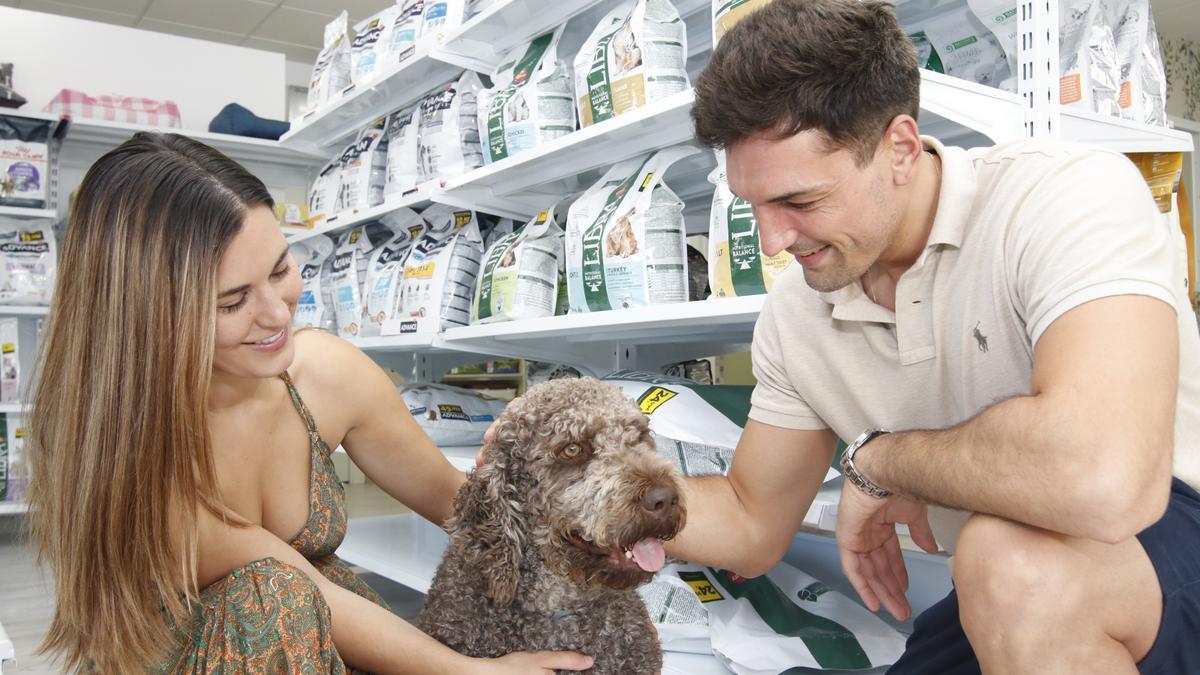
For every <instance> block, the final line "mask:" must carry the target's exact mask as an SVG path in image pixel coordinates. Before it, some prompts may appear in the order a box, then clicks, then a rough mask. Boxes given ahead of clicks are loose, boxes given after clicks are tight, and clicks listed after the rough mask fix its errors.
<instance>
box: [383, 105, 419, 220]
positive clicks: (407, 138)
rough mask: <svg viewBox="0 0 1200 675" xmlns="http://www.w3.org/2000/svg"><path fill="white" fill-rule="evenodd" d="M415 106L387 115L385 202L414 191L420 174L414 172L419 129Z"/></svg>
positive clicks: (416, 171)
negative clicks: (392, 197) (390, 198)
mask: <svg viewBox="0 0 1200 675" xmlns="http://www.w3.org/2000/svg"><path fill="white" fill-rule="evenodd" d="M419 114H420V112H419V111H418V109H417V106H413V107H411V108H405V109H403V110H397V111H396V112H394V113H392V114H391V115H388V124H387V139H388V149H387V164H386V165H385V167H384V183H383V195H384V199H386V198H387V197H389V196H391V195H400V194H403V193H405V192H407V191H409V190H412V189H413V188H415V187H417V181H418V180H419V179H420V170H419V169H418V168H417V128H418V127H419V126H420V124H419V118H418V115H419Z"/></svg>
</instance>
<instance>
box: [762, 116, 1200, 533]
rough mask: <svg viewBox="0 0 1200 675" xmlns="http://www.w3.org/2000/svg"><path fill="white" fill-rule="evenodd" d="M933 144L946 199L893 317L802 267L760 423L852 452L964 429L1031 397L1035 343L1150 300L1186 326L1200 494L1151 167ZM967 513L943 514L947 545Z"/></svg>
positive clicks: (1179, 263) (1169, 250)
mask: <svg viewBox="0 0 1200 675" xmlns="http://www.w3.org/2000/svg"><path fill="white" fill-rule="evenodd" d="M924 140H925V145H926V148H927V149H929V150H931V151H934V152H936V153H937V154H938V155H940V156H941V158H942V185H941V194H940V197H939V202H938V208H937V215H936V217H935V219H934V223H933V228H932V231H931V232H930V235H929V241H928V243H927V245H926V247H925V250H924V252H922V253H921V255H920V257H919V258H918V259H917V261H916V263H915V264H914V265H913V266H912V268H911V269H909V270H908V271H907V272H905V273H904V275H903V276H902V277H901V278H900V282H899V285H898V287H897V289H896V311H895V312H892V311H890V310H888V309H885V308H883V307H880V306H879V305H876V304H875V303H873V302H871V301H870V300H869V299H868V298H867V297H866V295H865V294H864V293H863V290H862V286H861V285H860V284H859V283H853V284H851V285H850V286H847V287H845V288H842V289H840V290H837V291H834V292H831V293H818V292H816V291H814V290H812V289H811V288H809V287H808V285H807V284H806V283H805V281H804V275H803V269H802V268H801V267H800V266H799V265H792V266H791V267H790V268H789V269H788V270H787V271H786V272H784V273H783V274H782V275H781V276H780V278H779V279H778V280H777V281H776V283H775V285H774V287H773V288H772V289H771V293H770V295H769V297H768V298H767V301H766V304H765V306H764V307H763V311H762V315H761V316H760V317H759V320H758V324H757V326H756V327H755V330H754V346H753V353H754V373H755V375H756V376H757V378H758V385H757V386H756V387H755V389H754V395H753V399H752V403H753V406H752V409H751V412H750V417H751V418H753V419H755V420H757V421H759V422H763V423H765V424H770V425H774V426H778V427H785V428H789V429H824V428H831V429H832V430H833V431H834V432H835V433H836V434H837V435H838V437H840V438H842V439H844V440H846V441H847V442H848V441H851V440H853V439H854V438H856V437H857V436H858V435H859V434H860V433H862V432H863V431H864V430H866V429H869V428H873V427H880V428H884V429H893V430H904V429H939V428H944V427H948V426H953V425H955V424H958V423H961V422H963V421H966V420H968V419H970V418H971V417H973V416H974V415H976V414H978V413H979V412H980V411H982V410H983V409H985V408H987V407H988V406H990V405H992V404H994V403H997V402H999V401H1003V400H1005V399H1007V398H1011V397H1013V396H1021V395H1026V394H1028V393H1029V392H1030V386H1031V384H1030V383H1031V379H1032V369H1033V346H1034V345H1035V344H1037V341H1038V338H1040V337H1041V335H1042V333H1043V332H1044V331H1045V330H1046V328H1047V327H1048V326H1049V325H1050V324H1051V323H1052V322H1053V321H1054V320H1055V319H1056V318H1058V317H1059V316H1061V315H1062V314H1063V313H1065V312H1067V311H1068V310H1070V309H1071V308H1073V307H1076V306H1078V305H1080V304H1083V303H1085V302H1088V301H1090V300H1094V299H1097V298H1101V297H1105V296H1112V295H1127V294H1134V295H1145V296H1150V297H1154V298H1158V299H1160V300H1162V301H1163V302H1167V303H1170V304H1171V305H1173V306H1174V307H1175V309H1176V313H1177V315H1178V317H1179V329H1180V331H1179V332H1180V378H1179V399H1178V401H1179V402H1178V410H1177V415H1176V429H1175V467H1174V473H1175V475H1176V476H1178V477H1179V478H1182V479H1183V480H1184V481H1186V482H1187V483H1189V484H1190V485H1192V486H1193V487H1200V335H1198V334H1197V328H1196V317H1195V315H1194V314H1193V312H1192V310H1191V306H1190V304H1189V302H1188V299H1187V296H1188V290H1187V271H1186V255H1185V252H1184V248H1183V236H1182V233H1181V232H1179V231H1178V229H1177V228H1172V227H1171V226H1170V225H1169V224H1168V223H1167V222H1166V221H1165V220H1164V219H1163V218H1162V216H1161V214H1159V212H1158V210H1157V208H1156V207H1155V205H1154V202H1153V200H1152V198H1151V196H1150V193H1149V190H1148V189H1147V187H1146V184H1145V181H1144V180H1143V179H1142V176H1141V174H1140V173H1139V172H1138V170H1137V169H1136V168H1134V166H1133V165H1132V164H1131V163H1130V162H1129V161H1128V160H1127V159H1126V158H1125V157H1123V156H1122V155H1120V154H1118V153H1114V152H1108V151H1104V150H1096V149H1088V148H1083V147H1080V146H1074V145H1068V144H1059V143H1054V142H1047V141H1019V142H1015V143H1009V144H1006V145H1001V146H997V147H992V148H979V149H972V150H963V149H961V148H948V147H944V146H942V145H941V144H940V143H939V142H937V141H936V140H934V139H932V138H925V139H924ZM1096 367H1097V368H1114V367H1115V368H1119V367H1121V364H1120V363H1097V364H1096ZM968 515H969V514H965V513H961V512H952V511H948V510H944V509H933V510H931V522H932V525H933V527H934V532H935V534H936V535H937V539H938V542H939V544H941V546H942V547H943V548H945V549H947V550H951V551H952V550H953V545H954V541H955V540H956V539H957V535H958V530H959V528H961V526H962V523H963V522H965V520H966V517H967V516H968Z"/></svg>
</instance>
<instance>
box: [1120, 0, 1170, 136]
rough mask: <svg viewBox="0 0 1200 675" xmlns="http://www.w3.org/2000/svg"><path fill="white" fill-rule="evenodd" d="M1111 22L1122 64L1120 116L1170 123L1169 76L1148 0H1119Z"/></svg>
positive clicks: (1162, 123) (1150, 121) (1136, 119)
mask: <svg viewBox="0 0 1200 675" xmlns="http://www.w3.org/2000/svg"><path fill="white" fill-rule="evenodd" d="M1113 9H1114V11H1113V12H1112V14H1111V15H1110V16H1111V22H1112V24H1113V25H1114V26H1115V27H1116V28H1115V31H1116V34H1115V40H1116V46H1117V60H1118V66H1119V68H1120V82H1119V85H1118V94H1117V105H1118V107H1119V108H1120V111H1121V117H1124V118H1125V119H1129V120H1133V121H1135V122H1144V123H1146V124H1152V125H1155V126H1162V127H1165V126H1167V76H1166V73H1165V71H1164V69H1163V57H1162V50H1161V49H1160V48H1159V44H1158V31H1156V30H1155V28H1154V14H1153V13H1152V12H1151V11H1150V2H1149V0H1127V1H1126V2H1123V3H1116V4H1115V6H1114V8H1113Z"/></svg>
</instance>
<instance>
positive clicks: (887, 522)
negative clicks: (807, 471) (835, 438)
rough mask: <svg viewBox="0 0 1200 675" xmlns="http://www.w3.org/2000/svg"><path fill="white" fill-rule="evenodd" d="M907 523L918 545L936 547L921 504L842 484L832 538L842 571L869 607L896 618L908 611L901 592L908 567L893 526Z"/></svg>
mask: <svg viewBox="0 0 1200 675" xmlns="http://www.w3.org/2000/svg"><path fill="white" fill-rule="evenodd" d="M899 523H903V524H906V525H908V532H909V535H910V536H911V537H912V539H913V541H915V542H916V543H917V545H918V546H920V547H921V548H923V549H925V550H926V551H928V552H930V553H936V552H937V544H936V543H935V542H934V539H933V531H932V530H930V529H929V515H928V512H927V510H926V507H925V505H924V504H921V503H919V502H914V501H912V500H910V499H907V498H905V497H901V496H899V495H893V496H891V497H888V498H887V499H876V498H874V497H870V496H868V495H866V494H864V493H863V492H862V491H860V490H859V489H858V488H856V487H854V485H853V484H851V483H850V482H849V481H847V482H846V483H845V484H844V485H843V486H842V499H841V502H840V503H839V504H838V519H837V543H838V554H839V555H840V556H841V558H842V571H843V572H845V573H846V577H847V578H849V579H850V583H851V584H853V585H854V590H856V591H858V595H859V597H861V598H862V599H863V602H865V603H866V605H867V608H868V609H870V610H871V611H872V612H877V611H879V607H880V605H882V606H883V607H884V608H886V609H887V611H888V612H889V613H891V615H892V616H894V617H896V619H897V620H900V621H903V620H904V619H907V618H908V615H909V614H910V613H912V607H910V606H909V604H908V599H907V598H905V597H904V593H905V592H906V591H907V590H908V570H907V569H906V568H905V566H904V557H903V556H902V555H901V553H900V539H899V537H898V536H897V535H896V525H897V524H899Z"/></svg>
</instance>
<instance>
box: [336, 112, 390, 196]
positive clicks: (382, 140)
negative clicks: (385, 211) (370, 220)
mask: <svg viewBox="0 0 1200 675" xmlns="http://www.w3.org/2000/svg"><path fill="white" fill-rule="evenodd" d="M387 122H388V118H387V117H380V118H379V119H377V120H375V121H374V122H372V123H371V124H370V126H368V127H367V128H365V129H363V130H362V131H360V132H359V133H358V139H357V140H356V141H355V142H354V144H353V145H352V146H350V148H349V149H347V151H346V153H345V154H344V155H343V158H344V160H345V163H344V164H343V165H342V192H343V199H342V210H344V211H350V210H362V209H366V208H369V207H372V206H375V205H376V204H382V203H383V189H384V185H385V184H386V183H387V155H388V133H387Z"/></svg>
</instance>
